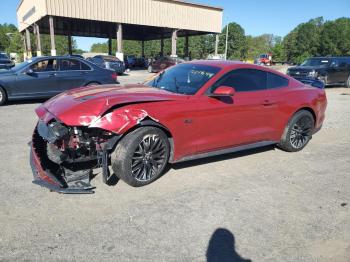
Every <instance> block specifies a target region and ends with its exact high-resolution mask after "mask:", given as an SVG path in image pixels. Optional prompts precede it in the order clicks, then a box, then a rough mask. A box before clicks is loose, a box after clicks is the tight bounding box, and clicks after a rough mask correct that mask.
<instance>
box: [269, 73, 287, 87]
mask: <svg viewBox="0 0 350 262" xmlns="http://www.w3.org/2000/svg"><path fill="white" fill-rule="evenodd" d="M288 84H289V81H288V79H287V78H284V77H283V76H279V75H276V74H273V73H267V89H273V88H280V87H286V86H288Z"/></svg>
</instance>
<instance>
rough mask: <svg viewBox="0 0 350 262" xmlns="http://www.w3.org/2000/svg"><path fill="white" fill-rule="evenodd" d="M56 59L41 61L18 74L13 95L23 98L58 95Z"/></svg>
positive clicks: (58, 83)
mask: <svg viewBox="0 0 350 262" xmlns="http://www.w3.org/2000/svg"><path fill="white" fill-rule="evenodd" d="M57 74H58V71H57V59H53V58H52V59H42V60H39V61H35V62H33V63H32V64H29V65H28V67H27V68H25V69H24V70H22V71H21V72H19V73H18V75H17V78H16V83H15V86H14V90H13V93H15V94H16V96H25V97H50V96H54V95H56V94H58V93H59V90H60V81H59V79H58V78H57Z"/></svg>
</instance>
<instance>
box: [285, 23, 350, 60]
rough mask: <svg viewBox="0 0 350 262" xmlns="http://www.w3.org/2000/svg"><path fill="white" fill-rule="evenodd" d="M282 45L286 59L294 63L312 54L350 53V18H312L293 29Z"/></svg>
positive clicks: (335, 54)
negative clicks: (326, 19)
mask: <svg viewBox="0 0 350 262" xmlns="http://www.w3.org/2000/svg"><path fill="white" fill-rule="evenodd" d="M282 45H283V49H284V52H285V55H286V60H287V61H290V62H294V63H301V62H302V61H304V60H305V59H306V58H308V57H312V56H344V55H350V18H339V19H337V20H335V21H327V22H324V21H323V18H322V17H319V18H315V19H312V20H310V21H309V22H307V23H303V24H300V25H299V26H297V27H296V28H295V29H294V30H293V31H291V32H290V33H289V34H288V35H287V36H286V37H285V38H284V40H283V43H282Z"/></svg>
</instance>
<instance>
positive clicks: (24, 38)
mask: <svg viewBox="0 0 350 262" xmlns="http://www.w3.org/2000/svg"><path fill="white" fill-rule="evenodd" d="M21 35H22V40H23V46H24V52H23V60H24V61H26V60H27V58H28V50H27V42H26V36H25V33H22V34H21Z"/></svg>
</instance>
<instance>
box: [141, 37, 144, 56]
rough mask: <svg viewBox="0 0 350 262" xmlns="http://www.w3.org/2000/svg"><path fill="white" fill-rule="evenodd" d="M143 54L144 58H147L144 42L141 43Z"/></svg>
mask: <svg viewBox="0 0 350 262" xmlns="http://www.w3.org/2000/svg"><path fill="white" fill-rule="evenodd" d="M141 49H142V50H141V54H142V57H145V41H144V40H142V42H141Z"/></svg>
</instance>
